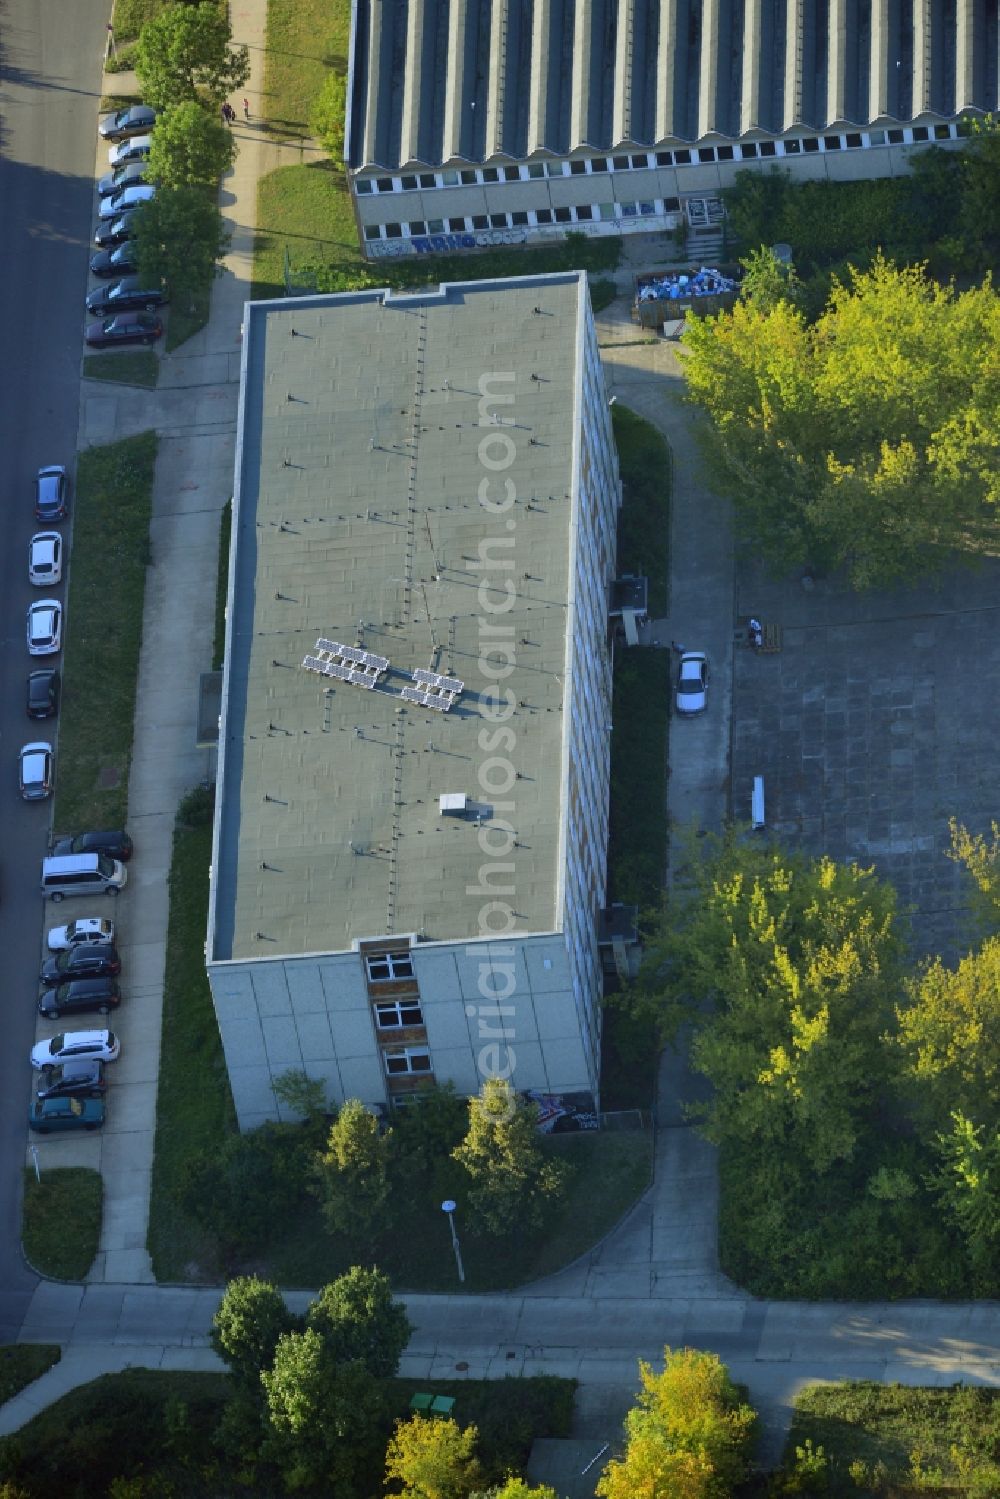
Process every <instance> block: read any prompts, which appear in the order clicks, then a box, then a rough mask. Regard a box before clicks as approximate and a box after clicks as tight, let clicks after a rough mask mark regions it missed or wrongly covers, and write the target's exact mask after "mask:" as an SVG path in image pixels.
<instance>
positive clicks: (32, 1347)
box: [0, 1172, 62, 1405]
mask: <svg viewBox="0 0 1000 1499" xmlns="http://www.w3.org/2000/svg"><path fill="white" fill-rule="evenodd" d="M32 1176H34V1172H32ZM61 1358H62V1349H61V1348H60V1347H59V1345H58V1344H57V1343H10V1344H8V1345H7V1347H5V1348H0V1405H3V1404H4V1403H5V1402H6V1401H8V1400H13V1398H14V1396H15V1395H17V1394H19V1393H20V1391H21V1390H23V1389H24V1387H25V1385H29V1384H33V1383H34V1382H35V1380H36V1379H39V1378H41V1376H42V1375H43V1374H44V1373H45V1371H46V1369H51V1368H52V1365H53V1364H58V1362H59V1360H60V1359H61Z"/></svg>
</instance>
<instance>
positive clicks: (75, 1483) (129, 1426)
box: [2, 1369, 576, 1499]
mask: <svg viewBox="0 0 1000 1499" xmlns="http://www.w3.org/2000/svg"><path fill="white" fill-rule="evenodd" d="M575 1387H576V1386H575V1381H574V1380H571V1379H556V1378H553V1377H552V1376H540V1377H537V1378H526V1379H498V1380H474V1379H468V1380H465V1379H463V1380H453V1381H448V1380H427V1379H392V1380H386V1381H385V1382H384V1385H383V1389H384V1393H385V1422H384V1436H385V1440H386V1441H388V1439H389V1436H390V1434H391V1429H392V1423H393V1421H395V1420H396V1419H397V1418H398V1417H402V1418H403V1419H406V1418H407V1417H408V1416H409V1414H410V1411H409V1405H410V1399H411V1397H412V1396H413V1394H414V1393H415V1392H416V1391H417V1390H426V1391H429V1392H430V1393H431V1394H433V1395H453V1396H454V1397H455V1410H454V1415H455V1419H456V1420H457V1421H458V1422H459V1423H460V1424H461V1425H462V1426H468V1425H474V1426H476V1427H477V1428H478V1431H479V1440H478V1443H477V1456H478V1457H479V1459H480V1462H481V1463H482V1466H483V1469H484V1480H485V1482H487V1483H489V1484H494V1483H497V1482H500V1481H501V1480H502V1478H503V1477H504V1476H505V1475H506V1474H507V1473H508V1472H512V1471H514V1472H516V1471H517V1470H518V1469H521V1468H523V1467H524V1465H525V1463H526V1462H527V1459H528V1454H529V1451H530V1448H531V1443H532V1440H533V1438H534V1437H536V1436H543V1437H544V1436H552V1437H563V1436H568V1435H569V1431H570V1424H571V1420H572V1412H573V1394H574V1390H575ZM231 1389H232V1386H231V1384H230V1380H229V1376H228V1375H226V1374H194V1373H188V1372H186V1371H184V1372H180V1371H178V1372H168V1371H165V1370H159V1369H156V1370H154V1369H129V1370H127V1371H126V1372H125V1373H123V1374H106V1375H104V1376H103V1377H102V1378H100V1379H95V1380H92V1381H91V1382H90V1383H89V1384H85V1385H80V1386H78V1387H77V1388H76V1389H74V1390H70V1391H69V1393H68V1394H66V1395H64V1396H63V1397H62V1399H61V1400H57V1401H56V1402H55V1403H54V1404H53V1405H50V1406H48V1407H46V1409H44V1410H42V1411H39V1413H38V1415H37V1416H35V1417H34V1418H33V1420H31V1421H29V1422H28V1423H27V1425H25V1426H23V1427H22V1428H21V1430H20V1431H18V1432H17V1434H16V1437H14V1438H12V1439H5V1440H4V1441H3V1443H2V1476H3V1480H5V1481H6V1482H7V1483H10V1484H11V1485H12V1486H17V1491H18V1493H20V1492H21V1486H23V1488H24V1492H25V1493H26V1494H31V1495H43V1494H44V1495H56V1494H58V1495H60V1496H61V1499H93V1496H94V1495H98V1494H108V1493H111V1492H114V1493H119V1492H120V1493H122V1494H124V1493H125V1492H126V1489H127V1492H128V1493H129V1494H131V1493H133V1492H134V1493H139V1492H140V1491H141V1492H142V1493H143V1494H147V1493H149V1494H153V1493H156V1494H176V1495H181V1494H183V1495H184V1496H185V1499H218V1496H219V1495H221V1494H226V1495H230V1496H242V1495H245V1496H247V1499H250V1496H251V1495H254V1496H260V1495H265V1494H266V1495H272V1494H277V1493H279V1492H280V1493H284V1492H287V1491H286V1489H285V1487H284V1485H283V1484H282V1483H281V1482H280V1480H279V1479H278V1478H277V1475H276V1474H275V1473H274V1471H273V1470H271V1469H269V1468H267V1467H266V1466H265V1467H264V1468H263V1469H262V1470H261V1471H260V1473H259V1474H258V1475H254V1474H253V1472H251V1473H249V1474H246V1475H241V1474H240V1473H238V1472H236V1471H234V1469H233V1467H232V1465H231V1464H230V1463H228V1462H226V1461H225V1460H224V1459H223V1458H222V1457H221V1455H220V1452H219V1449H218V1447H217V1446H216V1445H215V1443H214V1441H213V1437H214V1433H215V1431H216V1429H217V1427H218V1424H219V1421H220V1419H221V1418H222V1416H223V1413H224V1412H225V1409H226V1406H227V1404H228V1402H229V1399H230V1394H231ZM67 1433H69V1434H71V1436H67ZM378 1468H379V1470H378V1471H377V1472H374V1473H372V1474H371V1475H370V1478H369V1481H368V1482H367V1483H366V1484H365V1490H366V1492H369V1493H372V1494H374V1493H376V1492H379V1493H381V1492H382V1485H383V1477H384V1475H383V1472H382V1467H381V1461H379V1465H378ZM115 1480H120V1481H121V1480H123V1482H121V1483H120V1485H119V1484H118V1483H116V1482H115ZM133 1485H134V1488H133ZM315 1492H316V1490H315V1489H310V1490H309V1493H315Z"/></svg>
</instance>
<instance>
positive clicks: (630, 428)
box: [611, 401, 673, 644]
mask: <svg viewBox="0 0 1000 1499" xmlns="http://www.w3.org/2000/svg"><path fill="white" fill-rule="evenodd" d="M611 420H612V424H613V426H614V429H615V445H616V447H617V448H618V464H619V467H620V469H621V476H622V488H623V501H622V513H621V520H620V521H619V524H618V571H619V573H622V572H626V573H642V574H644V575H645V576H646V577H647V578H648V579H649V617H650V619H660V618H662V617H663V616H664V615H666V614H668V613H669V611H670V489H671V482H672V479H671V476H672V473H673V467H672V465H673V459H672V456H671V453H670V448H669V447H668V446H667V442H666V439H665V438H664V437H663V436H662V435H661V434H660V433H659V432H658V431H657V430H656V428H655V427H654V426H653V425H652V423H651V422H647V421H646V420H645V419H644V418H643V417H641V416H637V415H636V413H635V412H634V411H629V409H628V407H627V406H623V405H622V404H621V402H620V401H616V402H615V404H614V406H612V408H611ZM664 644H666V642H664Z"/></svg>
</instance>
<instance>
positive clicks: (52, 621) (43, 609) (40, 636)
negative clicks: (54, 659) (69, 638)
mask: <svg viewBox="0 0 1000 1499" xmlns="http://www.w3.org/2000/svg"><path fill="white" fill-rule="evenodd" d="M62 619H63V606H62V604H60V602H59V600H58V599H39V600H38V602H37V603H34V604H31V605H29V608H28V655H29V656H54V655H55V654H56V652H57V651H58V650H59V649H60V648H61V646H62Z"/></svg>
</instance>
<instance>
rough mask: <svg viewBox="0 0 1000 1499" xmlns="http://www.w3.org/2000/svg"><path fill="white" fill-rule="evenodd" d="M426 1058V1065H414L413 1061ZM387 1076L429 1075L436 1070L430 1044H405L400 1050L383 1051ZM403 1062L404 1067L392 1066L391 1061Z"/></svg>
mask: <svg viewBox="0 0 1000 1499" xmlns="http://www.w3.org/2000/svg"><path fill="white" fill-rule="evenodd" d="M424 1059H426V1062H427V1066H426V1067H414V1066H413V1062H414V1061H418V1060H421V1061H422V1060H424ZM382 1061H383V1064H384V1066H385V1075H386V1077H429V1076H431V1075H432V1074H433V1072H434V1064H433V1062H432V1061H431V1052H430V1047H429V1046H403V1047H400V1049H399V1050H398V1051H385V1052H383V1053H382ZM399 1061H401V1062H403V1063H404V1065H403V1066H402V1067H390V1065H389V1063H390V1062H399Z"/></svg>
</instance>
